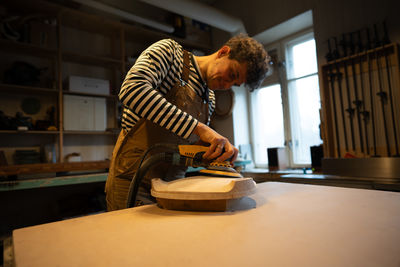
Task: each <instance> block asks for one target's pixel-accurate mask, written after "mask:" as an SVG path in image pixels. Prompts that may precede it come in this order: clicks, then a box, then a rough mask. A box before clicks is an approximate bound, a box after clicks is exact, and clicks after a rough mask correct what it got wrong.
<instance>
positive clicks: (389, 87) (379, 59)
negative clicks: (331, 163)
mask: <svg viewBox="0 0 400 267" xmlns="http://www.w3.org/2000/svg"><path fill="white" fill-rule="evenodd" d="M321 70H322V72H321V73H322V86H323V88H322V95H321V96H322V99H321V100H322V102H323V114H322V115H323V127H322V128H323V135H324V136H323V139H324V154H325V157H328V158H344V157H349V156H350V157H352V156H355V157H359V158H368V157H398V156H399V150H400V78H399V48H398V45H397V44H395V43H390V44H386V45H382V46H379V47H376V48H374V49H368V50H365V51H363V52H360V53H355V54H353V55H351V56H346V57H342V58H338V59H331V60H329V61H328V63H327V64H325V65H323V66H322V67H321Z"/></svg>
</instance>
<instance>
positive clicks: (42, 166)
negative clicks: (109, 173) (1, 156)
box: [0, 160, 110, 176]
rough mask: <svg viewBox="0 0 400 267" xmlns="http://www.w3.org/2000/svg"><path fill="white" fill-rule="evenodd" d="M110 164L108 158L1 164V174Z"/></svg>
mask: <svg viewBox="0 0 400 267" xmlns="http://www.w3.org/2000/svg"><path fill="white" fill-rule="evenodd" d="M109 166H110V161H108V160H104V161H84V162H67V163H39V164H21V165H10V166H0V176H7V175H18V174H35V173H50V172H69V171H86V170H102V169H108V168H109Z"/></svg>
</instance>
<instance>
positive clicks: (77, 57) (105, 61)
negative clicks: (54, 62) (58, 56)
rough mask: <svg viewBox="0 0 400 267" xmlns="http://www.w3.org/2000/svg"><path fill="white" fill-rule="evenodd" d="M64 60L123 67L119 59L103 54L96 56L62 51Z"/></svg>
mask: <svg viewBox="0 0 400 267" xmlns="http://www.w3.org/2000/svg"><path fill="white" fill-rule="evenodd" d="M62 60H63V61H70V62H75V63H80V64H87V65H95V66H98V65H102V66H104V65H106V66H109V67H113V68H115V67H117V68H121V66H122V62H121V61H120V60H118V59H114V58H109V57H101V56H94V55H83V54H78V53H73V52H66V51H65V52H63V53H62Z"/></svg>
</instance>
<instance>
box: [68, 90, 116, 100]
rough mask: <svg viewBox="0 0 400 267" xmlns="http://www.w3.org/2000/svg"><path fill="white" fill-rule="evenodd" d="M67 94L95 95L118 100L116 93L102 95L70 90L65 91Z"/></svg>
mask: <svg viewBox="0 0 400 267" xmlns="http://www.w3.org/2000/svg"><path fill="white" fill-rule="evenodd" d="M63 94H65V95H80V96H93V97H104V98H107V99H110V100H118V96H116V95H100V94H89V93H79V92H70V91H63Z"/></svg>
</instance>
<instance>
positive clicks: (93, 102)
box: [64, 95, 107, 131]
mask: <svg viewBox="0 0 400 267" xmlns="http://www.w3.org/2000/svg"><path fill="white" fill-rule="evenodd" d="M106 112H107V108H106V99H105V98H101V97H89V96H75V95H64V130H65V131H105V130H106V127H107V126H106V125H107V116H106V115H107V114H106Z"/></svg>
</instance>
